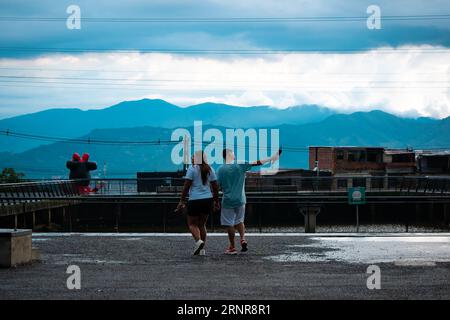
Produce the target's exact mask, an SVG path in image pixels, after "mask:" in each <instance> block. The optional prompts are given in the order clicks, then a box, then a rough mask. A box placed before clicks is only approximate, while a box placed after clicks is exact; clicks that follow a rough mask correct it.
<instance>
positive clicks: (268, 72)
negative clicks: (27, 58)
mask: <svg viewBox="0 0 450 320" xmlns="http://www.w3.org/2000/svg"><path fill="white" fill-rule="evenodd" d="M0 70H11V71H17V70H23V71H45V72H101V73H132V74H136V73H148V72H149V71H152V72H162V73H164V74H188V75H192V74H223V72H225V71H226V72H227V75H229V74H239V75H242V74H247V73H245V72H233V71H228V70H223V71H215V72H214V71H203V70H202V71H198V70H192V71H186V72H180V71H166V70H146V69H140V70H132V69H129V70H106V69H83V68H77V69H68V68H48V67H47V66H42V67H0ZM251 74H252V75H253V74H283V75H305V74H308V72H282V71H260V72H253V71H252V72H251ZM314 74H320V75H339V76H342V75H346V76H348V75H350V76H354V75H355V76H367V75H405V74H407V75H442V74H450V70H448V71H445V72H407V73H406V72H359V73H358V72H352V73H349V72H315V73H314Z"/></svg>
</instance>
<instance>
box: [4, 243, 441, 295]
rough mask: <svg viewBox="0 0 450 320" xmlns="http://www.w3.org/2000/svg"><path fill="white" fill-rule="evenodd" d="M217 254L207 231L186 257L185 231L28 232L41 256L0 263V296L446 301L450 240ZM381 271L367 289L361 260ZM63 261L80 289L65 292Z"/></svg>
mask: <svg viewBox="0 0 450 320" xmlns="http://www.w3.org/2000/svg"><path fill="white" fill-rule="evenodd" d="M248 241H249V252H247V253H245V254H238V255H236V256H227V255H224V254H223V251H224V249H225V246H226V237H225V236H223V235H211V236H210V237H209V238H208V241H207V246H206V250H207V255H206V256H192V255H191V249H192V247H193V240H192V239H191V238H190V237H189V236H187V235H149V234H146V235H142V234H124V235H121V234H118V235H95V234H93V235H81V234H72V235H67V234H65V235H47V234H42V235H37V234H34V235H33V246H35V247H38V248H39V249H40V251H41V261H40V262H35V263H33V264H32V265H25V266H19V267H17V268H12V269H0V299H449V298H450V247H449V243H450V237H449V235H448V234H446V235H434V236H410V235H409V236H405V237H390V236H387V237H351V236H348V237H342V236H339V237H332V236H328V235H326V236H324V235H314V236H304V235H249V236H248ZM371 264H376V265H377V266H379V267H380V270H381V289H379V290H376V289H375V290H369V289H368V288H367V285H366V282H367V278H368V277H369V274H367V273H366V271H367V267H368V266H369V265H371ZM69 265H77V266H79V267H80V270H81V289H80V290H69V289H67V286H66V280H67V278H68V277H69V274H67V273H66V270H67V267H68V266H69Z"/></svg>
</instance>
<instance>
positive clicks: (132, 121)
mask: <svg viewBox="0 0 450 320" xmlns="http://www.w3.org/2000/svg"><path fill="white" fill-rule="evenodd" d="M333 113H334V112H333V111H331V110H330V109H327V108H323V107H319V106H314V105H304V106H295V107H291V108H287V109H276V108H271V107H266V106H259V107H235V106H230V105H225V104H215V103H203V104H199V105H194V106H191V107H186V108H180V107H178V106H176V105H173V104H170V103H168V102H166V101H164V100H149V99H143V100H138V101H125V102H121V103H119V104H117V105H114V106H112V107H109V108H105V109H101V110H87V111H82V110H80V109H49V110H45V111H41V112H36V113H32V114H26V115H22V116H17V117H13V118H9V119H3V120H0V129H1V130H10V131H13V132H14V131H17V132H21V133H27V134H37V135H46V136H56V137H63V138H76V137H80V136H83V135H86V134H88V133H89V132H91V131H92V130H94V129H114V128H133V127H140V126H151V127H161V128H175V127H187V126H192V125H193V122H194V120H202V121H203V123H204V124H214V125H217V126H226V127H238V128H249V127H261V126H277V125H281V124H305V123H310V122H318V121H321V120H323V119H325V118H326V117H328V116H330V115H332V114H333ZM43 143H46V142H42V141H33V140H24V139H21V138H11V137H8V138H6V137H4V136H0V152H5V151H7V152H13V153H16V152H23V151H25V150H28V149H31V148H34V147H37V146H39V145H41V144H43Z"/></svg>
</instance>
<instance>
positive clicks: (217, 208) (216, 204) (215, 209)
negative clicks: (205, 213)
mask: <svg viewBox="0 0 450 320" xmlns="http://www.w3.org/2000/svg"><path fill="white" fill-rule="evenodd" d="M219 210H220V201H219V200H214V211H215V212H217V211H219Z"/></svg>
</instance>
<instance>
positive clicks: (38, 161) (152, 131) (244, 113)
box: [0, 100, 450, 177]
mask: <svg viewBox="0 0 450 320" xmlns="http://www.w3.org/2000/svg"><path fill="white" fill-rule="evenodd" d="M144 105H151V107H148V108H150V109H152V111H155V110H157V111H158V112H154V113H155V114H154V115H153V116H152V119H151V120H152V123H150V124H148V121H149V120H145V119H144V118H143V117H144V115H145V116H146V117H148V114H149V113H148V111H147V110H146V108H147V107H145V106H144ZM164 105H166V106H167V110H166V109H165V107H164ZM153 107H155V108H153ZM127 108H128V109H127ZM258 108H261V109H258ZM303 108H305V109H303ZM136 110H139V111H138V113H139V114H141V115H142V118H141V119H140V118H139V117H137V116H135V115H133V116H132V115H129V113H130V114H134V113H135V112H136ZM213 110H216V111H217V113H214V112H213ZM227 110H229V113H228V112H227ZM302 110H304V111H305V114H304V115H302ZM65 111H67V113H66V112H65ZM190 111H192V114H190ZM42 113H44V115H45V114H46V113H47V114H51V115H52V116H51V118H53V119H54V120H53V121H55V127H52V128H51V129H52V130H53V131H52V132H55V135H57V136H65V137H69V136H67V135H66V134H65V133H67V132H68V131H70V128H68V127H67V126H66V127H64V126H62V125H61V124H60V123H59V122H58V120H57V119H55V118H54V117H55V115H56V114H59V117H60V118H61V119H64V121H66V120H67V118H70V117H71V115H72V114H75V113H76V114H79V115H80V116H79V117H78V118H71V119H70V120H71V121H68V120H67V121H66V122H67V123H72V122H73V120H77V119H82V118H83V119H85V115H84V114H92V115H95V118H97V119H100V118H101V116H103V117H104V119H108V120H107V121H106V120H105V121H106V122H100V123H98V128H96V129H84V130H85V131H87V132H86V133H85V134H78V135H74V137H79V138H81V139H88V138H90V139H97V140H107V141H157V140H158V139H160V140H161V141H165V140H170V137H171V133H172V132H173V128H176V127H185V128H187V129H188V130H190V131H191V132H192V131H193V129H192V125H193V121H194V120H199V119H202V120H204V123H205V124H204V131H205V130H207V129H208V128H211V127H214V128H216V129H219V130H220V131H221V132H224V131H225V130H226V127H228V128H236V127H238V128H248V127H250V126H245V125H244V124H246V123H251V124H254V127H255V128H269V129H270V128H276V129H279V130H280V143H281V144H282V145H283V146H285V147H296V148H297V149H296V150H291V151H289V150H288V148H286V152H284V153H283V156H282V158H281V160H280V166H281V167H282V168H307V166H308V152H307V147H308V146H310V145H353V146H355V145H358V146H383V147H388V148H406V147H413V148H417V149H426V148H431V147H440V148H448V147H449V146H450V118H445V119H441V120H438V119H430V118H417V119H412V118H401V117H397V116H395V115H392V114H389V113H385V112H383V111H378V110H375V111H370V112H355V113H352V114H335V113H333V112H332V111H331V110H329V109H327V108H322V107H319V106H306V107H292V108H290V109H287V110H278V109H273V108H268V107H249V108H243V107H232V106H226V105H215V104H203V105H198V106H193V107H189V108H179V107H176V106H174V105H171V104H168V103H166V102H163V101H161V100H156V101H155V100H140V101H137V102H134V103H130V102H127V103H124V104H118V105H116V106H113V107H111V108H107V109H104V110H98V111H74V110H49V111H44V112H42ZM42 113H36V114H34V115H28V116H22V117H25V119H26V121H28V123H29V125H30V126H32V128H34V130H38V129H39V127H44V126H45V122H42V121H43V117H44V115H42ZM82 114H83V116H81V115H82ZM271 114H273V115H274V116H273V117H272V118H270V116H269V115H271ZM199 115H200V116H201V117H200V118H199V119H196V118H195V117H196V116H199ZM34 116H36V118H35V119H39V121H37V120H33V117H34ZM46 116H48V115H46ZM49 117H50V116H49ZM17 118H21V117H17ZM13 119H14V118H12V119H7V120H9V121H12V120H13ZM121 119H123V121H121ZM226 119H228V121H229V122H227V120H226ZM16 121H17V122H16V123H21V125H24V123H25V121H24V120H23V118H22V120H20V121H19V120H17V119H16ZM46 121H49V120H46ZM80 121H81V120H80ZM83 121H84V120H83ZM86 121H88V123H89V125H87V126H86V128H92V127H93V126H95V122H93V121H92V120H91V119H89V120H86ZM133 121H137V122H138V121H142V123H138V124H137V125H134V123H135V122H133ZM153 121H154V122H153ZM75 122H76V121H75ZM0 123H1V122H0ZM11 123H13V122H11ZM153 123H156V124H157V125H153ZM258 124H259V125H258ZM3 125H4V123H1V126H2V128H4V127H3ZM107 126H111V127H110V128H104V127H107ZM164 126H166V127H165V128H164ZM47 127H50V125H49V122H47ZM102 127H103V128H102ZM26 128H27V127H23V128H22V129H20V130H21V131H25V132H30V131H28V130H25V129H26ZM30 128H31V127H30ZM56 128H61V130H60V131H58V130H57V129H56ZM77 128H78V127H77ZM79 128H84V127H83V126H80V127H79ZM10 130H12V129H10ZM15 130H17V131H19V129H18V127H17V128H16V129H15ZM72 130H73V129H72ZM75 131H76V130H75ZM36 132H37V131H36ZM77 132H78V131H76V132H75V133H77ZM39 133H41V134H42V132H41V131H39ZM4 139H5V142H4V143H5V146H4V148H3V150H4V151H3V152H2V153H0V166H2V167H7V166H11V167H15V168H17V170H18V171H20V172H25V173H26V175H27V176H29V177H51V176H53V177H54V176H61V177H65V176H66V175H67V170H66V169H65V161H66V160H68V159H69V157H70V156H71V154H72V153H73V152H75V151H77V152H79V153H82V152H89V153H90V154H91V159H92V160H94V161H97V162H98V163H99V170H98V173H97V175H99V176H103V174H104V173H106V176H107V177H135V173H136V171H167V170H176V169H180V166H176V165H174V164H172V162H171V159H170V154H171V150H172V147H173V145H166V144H161V145H144V146H142V145H141V146H136V145H120V146H111V145H97V144H82V145H80V144H75V143H69V142H67V141H66V142H56V143H49V142H46V144H45V145H40V146H32V147H29V148H27V149H25V146H21V148H20V149H21V151H19V152H11V150H8V151H5V147H7V146H8V139H16V138H11V137H4ZM16 140H17V139H16ZM24 141H27V142H28V140H24ZM31 142H33V143H35V144H36V143H39V141H33V140H31ZM9 147H11V140H10V141H9Z"/></svg>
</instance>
